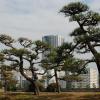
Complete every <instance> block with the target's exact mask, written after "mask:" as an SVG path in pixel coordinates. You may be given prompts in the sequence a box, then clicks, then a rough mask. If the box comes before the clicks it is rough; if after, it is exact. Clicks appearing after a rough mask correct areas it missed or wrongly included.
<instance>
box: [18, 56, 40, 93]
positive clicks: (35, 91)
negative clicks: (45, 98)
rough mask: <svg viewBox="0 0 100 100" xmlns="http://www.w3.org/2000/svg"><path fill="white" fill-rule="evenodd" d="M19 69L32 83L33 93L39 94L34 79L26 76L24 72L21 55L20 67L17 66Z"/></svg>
mask: <svg viewBox="0 0 100 100" xmlns="http://www.w3.org/2000/svg"><path fill="white" fill-rule="evenodd" d="M19 71H20V73H21V75H22V76H23V77H24V78H25V79H26V80H28V81H29V82H30V83H31V84H32V85H33V87H34V95H39V88H38V86H37V83H36V80H33V78H30V77H28V76H27V75H26V74H25V73H24V70H23V60H22V56H20V68H19Z"/></svg>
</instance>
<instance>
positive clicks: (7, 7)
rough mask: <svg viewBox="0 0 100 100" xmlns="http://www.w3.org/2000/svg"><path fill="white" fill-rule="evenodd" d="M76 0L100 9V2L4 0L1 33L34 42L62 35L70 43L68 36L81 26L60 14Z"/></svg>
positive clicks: (0, 10) (0, 6)
mask: <svg viewBox="0 0 100 100" xmlns="http://www.w3.org/2000/svg"><path fill="white" fill-rule="evenodd" d="M73 1H82V2H85V3H87V4H88V5H90V6H91V8H92V9H93V10H96V11H99V10H100V5H99V4H100V3H99V2H100V0H0V34H9V35H12V36H13V37H14V38H18V37H27V38H31V39H33V40H37V39H41V38H42V36H43V35H48V34H60V35H62V36H64V37H65V39H66V40H67V41H70V40H71V38H69V36H68V35H69V33H70V32H71V31H72V30H73V29H74V28H75V27H76V26H77V24H76V23H69V21H68V18H65V17H64V15H62V14H61V13H58V12H59V10H60V9H61V8H62V7H63V6H64V5H65V4H68V3H69V2H73Z"/></svg>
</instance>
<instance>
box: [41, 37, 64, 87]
mask: <svg viewBox="0 0 100 100" xmlns="http://www.w3.org/2000/svg"><path fill="white" fill-rule="evenodd" d="M42 41H43V42H45V43H47V44H49V45H50V46H51V47H53V48H56V47H58V46H61V45H62V44H63V43H64V38H63V37H62V36H61V35H47V36H43V37H42ZM48 53H50V51H46V52H45V53H44V55H42V59H44V58H45V54H48ZM51 73H53V71H51V70H50V71H48V72H47V75H50V74H51ZM54 80H55V79H53V78H52V79H51V80H50V81H49V79H48V78H47V80H46V84H45V87H47V85H48V84H49V83H51V82H54Z"/></svg>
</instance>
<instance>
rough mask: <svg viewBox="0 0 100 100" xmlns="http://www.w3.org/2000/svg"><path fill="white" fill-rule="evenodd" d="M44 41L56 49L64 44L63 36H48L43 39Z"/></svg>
mask: <svg viewBox="0 0 100 100" xmlns="http://www.w3.org/2000/svg"><path fill="white" fill-rule="evenodd" d="M42 41H43V42H46V43H48V44H49V45H51V46H52V47H54V48H56V47H58V46H61V45H62V44H63V43H64V38H63V37H62V36H61V35H47V36H43V37H42Z"/></svg>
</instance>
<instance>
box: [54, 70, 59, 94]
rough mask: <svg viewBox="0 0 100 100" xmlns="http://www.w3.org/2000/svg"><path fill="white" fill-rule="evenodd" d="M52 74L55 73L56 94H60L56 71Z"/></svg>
mask: <svg viewBox="0 0 100 100" xmlns="http://www.w3.org/2000/svg"><path fill="white" fill-rule="evenodd" d="M54 73H55V80H56V85H57V92H58V93H60V86H59V82H58V76H57V71H56V70H54Z"/></svg>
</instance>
